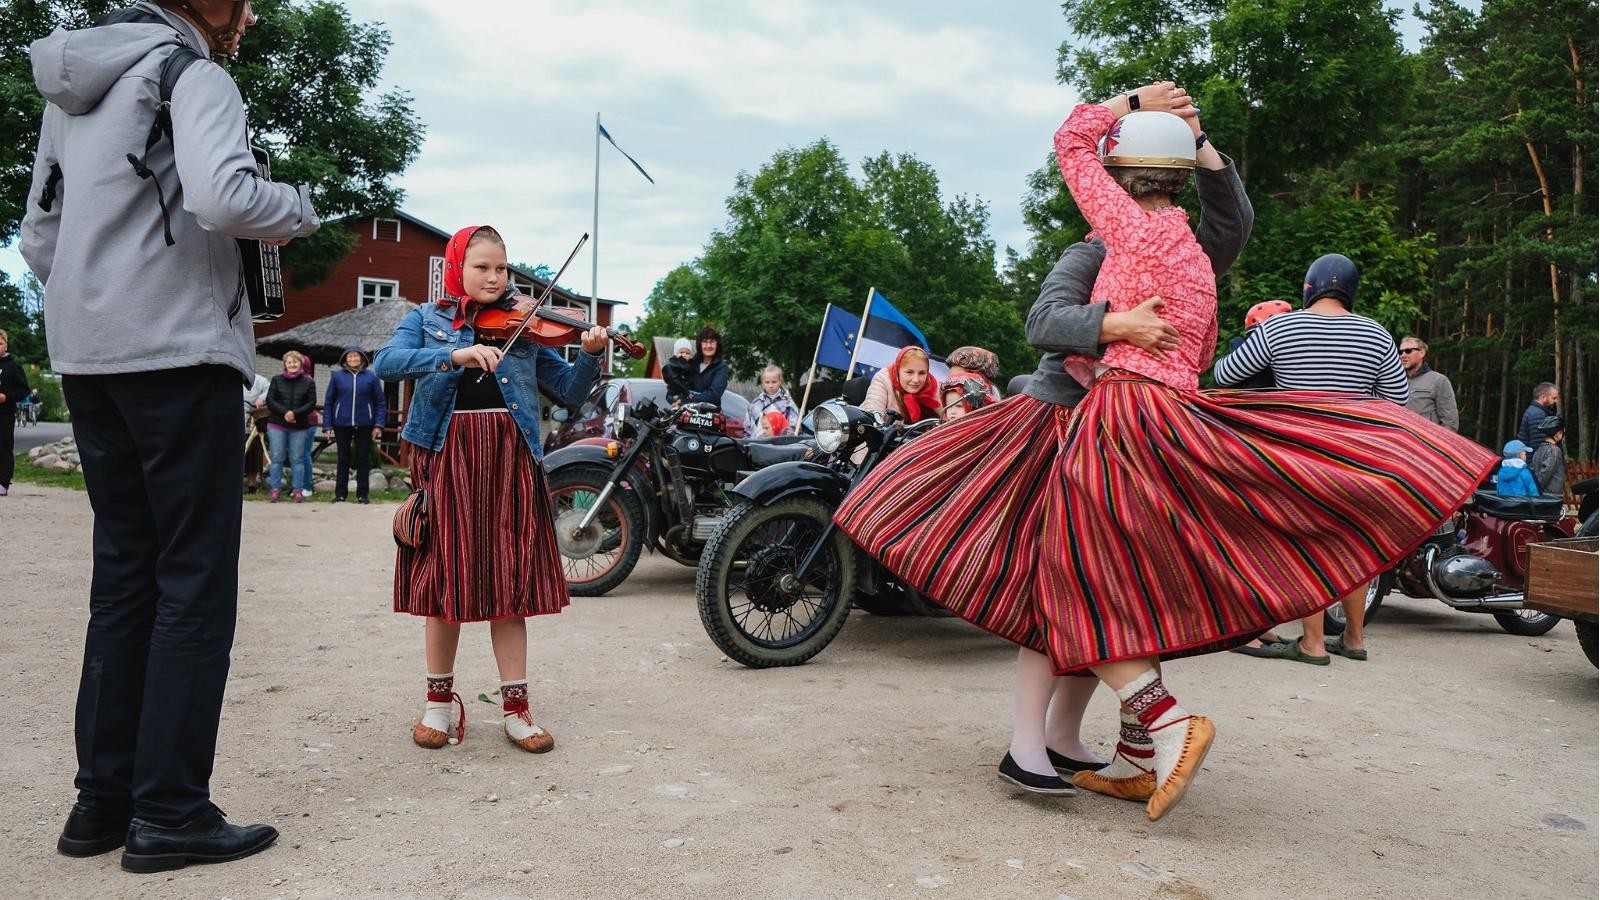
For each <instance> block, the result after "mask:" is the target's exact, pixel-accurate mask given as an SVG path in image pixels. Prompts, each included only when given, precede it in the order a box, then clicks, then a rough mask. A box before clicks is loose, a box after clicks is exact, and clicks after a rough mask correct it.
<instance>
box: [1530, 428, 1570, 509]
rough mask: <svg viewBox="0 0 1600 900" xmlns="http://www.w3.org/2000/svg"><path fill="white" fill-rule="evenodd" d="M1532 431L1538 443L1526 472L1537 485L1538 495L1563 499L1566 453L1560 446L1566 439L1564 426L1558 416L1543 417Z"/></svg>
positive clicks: (1565, 483) (1565, 489) (1565, 480)
mask: <svg viewBox="0 0 1600 900" xmlns="http://www.w3.org/2000/svg"><path fill="white" fill-rule="evenodd" d="M1534 429H1535V430H1536V431H1537V433H1538V436H1539V443H1538V444H1536V445H1535V446H1534V448H1533V455H1532V456H1531V457H1529V459H1528V470H1529V471H1530V472H1532V473H1533V480H1534V482H1535V483H1537V484H1538V485H1539V493H1541V494H1555V495H1556V496H1558V497H1565V496H1566V494H1567V451H1566V450H1565V449H1564V448H1563V447H1562V446H1561V445H1562V441H1563V440H1565V439H1566V425H1565V423H1563V422H1562V421H1561V417H1560V416H1545V417H1544V418H1543V419H1540V420H1539V424H1538V425H1535V426H1534Z"/></svg>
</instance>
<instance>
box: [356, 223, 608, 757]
mask: <svg viewBox="0 0 1600 900" xmlns="http://www.w3.org/2000/svg"><path fill="white" fill-rule="evenodd" d="M507 272H508V266H507V264H506V247H505V242H504V241H503V240H502V239H501V237H500V235H499V233H497V232H496V231H495V230H494V229H493V228H490V227H488V226H486V225H480V226H473V227H470V228H463V229H461V230H460V231H458V232H456V234H455V236H454V237H452V238H451V239H450V243H449V245H448V246H447V247H446V249H445V271H444V289H445V295H446V296H445V298H444V299H443V300H441V301H439V303H437V304H425V305H423V306H419V307H418V308H416V309H414V310H412V311H411V312H409V313H407V314H406V317H405V318H404V319H402V320H401V322H400V326H399V328H397V329H396V330H395V334H394V338H393V339H391V340H390V341H389V344H388V346H386V347H384V348H383V349H382V350H379V351H378V355H377V358H376V359H375V360H374V361H373V370H374V371H375V372H376V373H377V374H378V377H379V378H382V379H384V380H385V381H401V380H405V379H416V381H417V386H416V391H415V392H414V393H413V395H412V400H411V409H410V411H409V413H408V415H407V417H406V425H405V428H404V430H402V431H401V433H400V439H401V441H402V442H403V443H404V444H405V445H406V446H405V448H404V449H405V451H406V452H407V453H408V454H409V455H410V460H411V483H412V486H413V487H414V488H416V489H417V492H416V493H413V495H412V497H411V499H409V500H407V502H406V504H405V505H404V506H402V508H401V514H400V515H399V516H397V517H396V522H395V542H396V543H397V544H399V546H400V549H399V554H398V557H397V558H396V561H395V573H394V608H395V611H396V612H403V613H409V614H411V615H414V616H421V617H424V618H425V619H426V625H425V628H424V647H425V651H426V658H427V673H428V690H427V705H426V706H425V707H424V708H423V714H422V721H420V722H418V723H417V724H416V725H415V726H414V727H413V728H412V731H411V739H412V740H413V741H415V742H416V744H417V745H418V746H421V747H426V748H429V749H438V748H440V747H443V746H444V745H445V744H446V743H454V742H459V741H460V740H461V739H462V738H463V737H465V735H466V713H465V707H464V705H463V704H462V703H461V696H460V694H458V693H456V690H455V675H454V668H455V658H456V645H457V642H458V641H459V639H460V636H461V623H462V622H488V623H489V638H490V641H491V642H492V643H493V645H494V658H495V663H496V664H497V665H498V666H499V668H500V699H501V705H502V706H503V708H504V711H505V712H504V717H503V721H504V723H505V732H506V737H507V739H509V740H510V741H511V742H512V743H513V744H516V745H517V746H518V747H520V748H522V749H523V750H526V751H528V752H530V753H543V752H545V751H546V750H549V749H550V748H552V747H554V746H555V738H553V737H551V735H550V733H549V732H548V731H545V730H544V729H543V728H541V727H539V726H538V725H535V724H534V722H533V717H532V715H531V713H530V712H529V707H528V671H527V666H528V638H527V630H526V625H525V623H524V621H523V620H524V619H525V618H527V617H528V616H538V615H546V614H549V613H558V612H560V611H561V610H562V609H563V608H564V607H565V606H566V605H567V603H568V599H567V584H566V579H565V577H564V575H563V573H562V567H561V556H560V553H559V551H558V550H557V548H556V540H555V524H554V523H553V522H552V521H551V518H550V496H549V492H548V490H547V489H546V486H545V479H544V470H543V467H542V464H541V461H542V459H543V451H542V449H541V447H540V441H539V388H540V385H543V387H544V388H545V389H546V390H547V391H549V392H550V393H551V394H552V395H554V396H555V398H556V400H557V402H559V403H564V404H577V403H581V402H582V401H583V398H584V397H586V396H588V394H589V388H590V387H591V386H593V384H594V380H595V378H596V377H597V376H598V375H599V374H600V357H599V354H600V353H601V352H603V351H604V350H605V348H606V330H605V329H604V328H593V329H590V330H589V331H587V332H585V333H584V335H583V339H582V342H583V352H582V353H581V354H579V355H578V361H577V362H576V363H575V364H570V365H569V364H568V363H567V362H566V360H564V359H562V358H561V356H560V354H558V353H556V352H555V351H554V350H552V349H550V348H548V347H541V346H538V345H536V344H533V343H532V342H529V341H525V340H519V341H518V342H517V343H515V344H513V345H511V346H509V347H504V346H497V345H496V344H494V343H484V342H480V341H479V340H478V339H477V338H476V336H475V335H474V333H473V327H472V323H473V320H474V319H475V318H476V316H477V314H478V312H479V311H480V310H482V309H483V308H484V307H485V306H489V305H492V304H497V303H500V302H502V301H505V300H507V299H509V297H510V296H511V295H512V294H513V293H514V291H513V290H512V287H511V283H510V280H509V279H508V277H507ZM486 375H489V376H492V377H484V376H486ZM452 701H453V702H454V703H455V706H456V708H457V709H459V710H461V716H460V718H459V719H458V720H457V721H456V725H455V727H454V729H452V727H451V720H452V718H454V717H453V716H452V715H451V704H452ZM452 731H453V732H454V733H453V734H452Z"/></svg>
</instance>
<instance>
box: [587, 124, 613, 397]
mask: <svg viewBox="0 0 1600 900" xmlns="http://www.w3.org/2000/svg"><path fill="white" fill-rule="evenodd" d="M589 234H590V235H591V236H592V237H593V239H594V243H593V245H591V246H590V247H589V321H591V322H598V321H600V113H599V112H596V113H595V114H594V221H593V222H592V223H591V227H590V228H589ZM606 371H607V372H610V371H611V344H610V343H609V342H607V344H606Z"/></svg>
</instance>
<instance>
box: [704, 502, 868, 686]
mask: <svg viewBox="0 0 1600 900" xmlns="http://www.w3.org/2000/svg"><path fill="white" fill-rule="evenodd" d="M831 517H832V511H831V510H830V509H829V508H828V507H827V506H825V505H823V504H822V503H821V502H819V501H817V500H813V499H810V498H806V497H790V498H788V499H786V500H780V501H778V502H777V503H774V504H772V505H770V506H762V505H759V504H756V503H750V502H744V503H740V504H739V505H738V506H735V507H734V508H733V509H732V510H731V511H730V512H729V513H728V517H727V519H726V520H724V521H723V523H722V527H721V528H719V529H718V530H717V533H716V534H715V535H714V536H712V538H711V540H710V541H709V542H707V544H706V548H705V553H704V554H703V555H702V556H701V557H700V566H699V569H698V570H697V572H696V574H695V585H694V586H695V599H696V602H697V605H698V607H699V610H700V624H701V625H703V626H704V627H705V629H706V635H707V636H709V637H710V638H711V642H712V643H714V644H716V645H717V648H718V649H719V650H721V651H722V652H723V653H725V654H727V655H728V658H729V659H731V660H733V661H735V662H737V663H739V664H741V665H744V666H749V667H750V668H752V669H767V668H772V667H774V666H797V665H800V664H801V663H803V662H805V661H806V660H808V659H810V658H811V657H813V656H816V655H817V654H818V653H821V652H822V650H823V648H824V647H827V646H828V644H829V643H830V642H832V641H833V638H834V636H835V635H837V634H838V633H839V629H841V628H843V627H844V622H845V618H846V617H848V616H849V615H850V603H851V595H852V594H853V593H854V586H855V547H854V546H853V545H851V543H850V539H849V538H847V537H845V535H844V533H843V532H841V531H838V530H837V529H835V530H834V531H833V533H832V534H831V535H829V537H828V539H827V542H826V543H825V544H823V546H822V549H821V552H819V553H818V554H817V558H816V561H815V562H813V563H812V565H811V569H810V571H808V572H807V573H806V577H805V579H804V580H801V579H799V578H797V577H795V572H796V571H797V570H798V568H799V566H800V562H801V560H803V559H804V558H805V556H806V554H807V553H808V552H809V551H810V550H811V548H812V547H814V546H816V545H817V541H818V540H819V539H821V537H822V533H823V530H824V529H825V528H826V527H827V525H828V521H829V519H830V518H831Z"/></svg>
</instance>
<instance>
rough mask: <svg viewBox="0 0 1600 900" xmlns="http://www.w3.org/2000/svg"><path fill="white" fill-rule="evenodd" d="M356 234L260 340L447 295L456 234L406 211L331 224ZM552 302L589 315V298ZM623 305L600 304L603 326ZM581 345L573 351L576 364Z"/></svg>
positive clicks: (534, 282) (519, 274)
mask: <svg viewBox="0 0 1600 900" xmlns="http://www.w3.org/2000/svg"><path fill="white" fill-rule="evenodd" d="M323 227H325V228H338V227H343V228H345V229H347V230H349V231H350V232H351V233H353V234H354V235H355V238H356V243H355V247H354V248H353V249H352V250H351V251H350V253H349V255H348V256H346V257H345V258H344V259H343V260H342V261H341V262H340V263H339V265H338V266H337V267H335V268H334V270H333V274H332V275H330V276H329V277H328V279H327V280H326V281H323V282H322V283H320V284H316V285H312V286H311V287H309V288H303V289H296V288H294V287H288V288H286V289H285V293H286V297H285V300H284V306H285V313H284V316H283V318H281V319H278V320H277V321H274V322H264V323H257V324H256V336H257V337H266V336H267V335H271V334H277V333H278V332H280V331H283V330H285V329H288V328H293V327H294V326H296V325H301V324H304V323H306V322H311V321H314V320H316V319H320V318H322V317H324V316H331V315H333V314H334V313H340V312H344V311H345V310H347V309H356V308H359V307H362V306H366V305H367V304H369V303H381V302H383V301H384V300H392V299H394V298H396V297H402V298H405V299H407V300H410V301H412V302H415V303H424V302H427V301H429V300H437V299H439V298H440V297H441V296H443V292H444V248H445V244H446V243H448V242H449V240H450V234H449V233H448V232H445V231H441V230H440V229H438V228H435V227H434V226H432V225H429V224H428V223H426V222H424V221H422V220H421V219H417V218H413V217H412V216H408V215H406V214H405V213H403V212H397V213H395V214H394V215H393V216H392V217H384V216H368V217H365V218H358V219H345V220H343V221H339V222H330V223H328V224H327V225H324V226H323ZM511 280H512V282H513V283H514V284H516V285H517V286H518V288H520V289H521V290H522V292H523V293H525V294H534V295H536V294H537V293H538V292H540V291H543V290H544V288H545V285H546V282H545V281H543V280H541V279H539V278H538V277H536V276H535V275H534V274H533V273H532V272H529V271H527V270H526V269H521V268H517V267H513V268H512V270H511ZM551 302H552V303H554V304H556V305H558V306H570V307H573V308H575V309H579V310H582V311H583V313H584V315H585V316H587V315H588V313H589V298H588V297H586V296H584V295H582V294H574V293H572V292H571V291H568V290H566V289H565V288H561V287H557V288H556V290H555V294H554V295H553V298H552V301H551ZM620 305H623V301H620V300H607V299H605V298H603V297H602V298H601V299H600V303H599V306H598V310H597V315H598V321H597V322H596V324H599V325H610V324H611V323H612V322H613V321H615V307H617V306H620ZM577 347H578V345H577V344H572V345H570V346H569V347H568V348H567V358H568V360H569V361H570V360H571V359H572V358H573V354H574V353H576V352H577Z"/></svg>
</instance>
